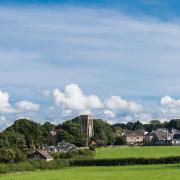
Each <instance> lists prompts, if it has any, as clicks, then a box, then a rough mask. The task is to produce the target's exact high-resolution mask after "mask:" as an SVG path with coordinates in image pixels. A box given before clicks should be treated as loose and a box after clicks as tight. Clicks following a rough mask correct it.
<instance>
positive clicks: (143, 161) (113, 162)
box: [70, 156, 180, 166]
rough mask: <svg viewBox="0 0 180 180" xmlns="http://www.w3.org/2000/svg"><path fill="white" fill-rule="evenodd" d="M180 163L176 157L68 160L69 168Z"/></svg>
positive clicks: (179, 159)
mask: <svg viewBox="0 0 180 180" xmlns="http://www.w3.org/2000/svg"><path fill="white" fill-rule="evenodd" d="M170 163H171V164H175V163H180V156H178V157H164V158H122V159H84V160H70V165H71V166H119V165H148V164H170Z"/></svg>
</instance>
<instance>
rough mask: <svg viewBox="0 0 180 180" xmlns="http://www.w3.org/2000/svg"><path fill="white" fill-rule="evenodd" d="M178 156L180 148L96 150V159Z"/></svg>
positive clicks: (145, 147) (108, 148) (147, 147)
mask: <svg viewBox="0 0 180 180" xmlns="http://www.w3.org/2000/svg"><path fill="white" fill-rule="evenodd" d="M169 156H180V146H142V147H107V148H97V149H96V156H95V158H96V159H106V158H108V159H113V158H130V157H144V158H151V157H153V158H159V157H169Z"/></svg>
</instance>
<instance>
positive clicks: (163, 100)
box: [160, 96, 180, 106]
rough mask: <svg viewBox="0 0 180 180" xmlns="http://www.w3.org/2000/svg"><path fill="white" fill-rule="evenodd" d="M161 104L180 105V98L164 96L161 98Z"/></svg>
mask: <svg viewBox="0 0 180 180" xmlns="http://www.w3.org/2000/svg"><path fill="white" fill-rule="evenodd" d="M160 104H161V105H162V106H180V100H179V99H177V100H176V99H173V98H171V97H170V96H164V97H162V98H161V101H160Z"/></svg>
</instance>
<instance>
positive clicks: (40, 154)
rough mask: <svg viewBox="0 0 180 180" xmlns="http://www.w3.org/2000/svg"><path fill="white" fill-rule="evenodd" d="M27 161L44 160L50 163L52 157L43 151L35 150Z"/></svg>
mask: <svg viewBox="0 0 180 180" xmlns="http://www.w3.org/2000/svg"><path fill="white" fill-rule="evenodd" d="M28 159H29V160H45V161H51V160H53V157H52V156H51V155H50V154H49V153H48V152H47V150H45V149H41V150H36V151H34V152H33V153H32V154H30V155H29V157H28Z"/></svg>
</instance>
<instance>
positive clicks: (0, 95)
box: [0, 90, 15, 113]
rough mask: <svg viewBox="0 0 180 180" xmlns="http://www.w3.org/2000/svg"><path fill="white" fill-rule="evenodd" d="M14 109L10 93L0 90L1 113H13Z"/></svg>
mask: <svg viewBox="0 0 180 180" xmlns="http://www.w3.org/2000/svg"><path fill="white" fill-rule="evenodd" d="M13 112H15V109H13V108H12V107H11V105H10V103H9V94H8V93H7V92H3V91H1V90H0V113H13Z"/></svg>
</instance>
